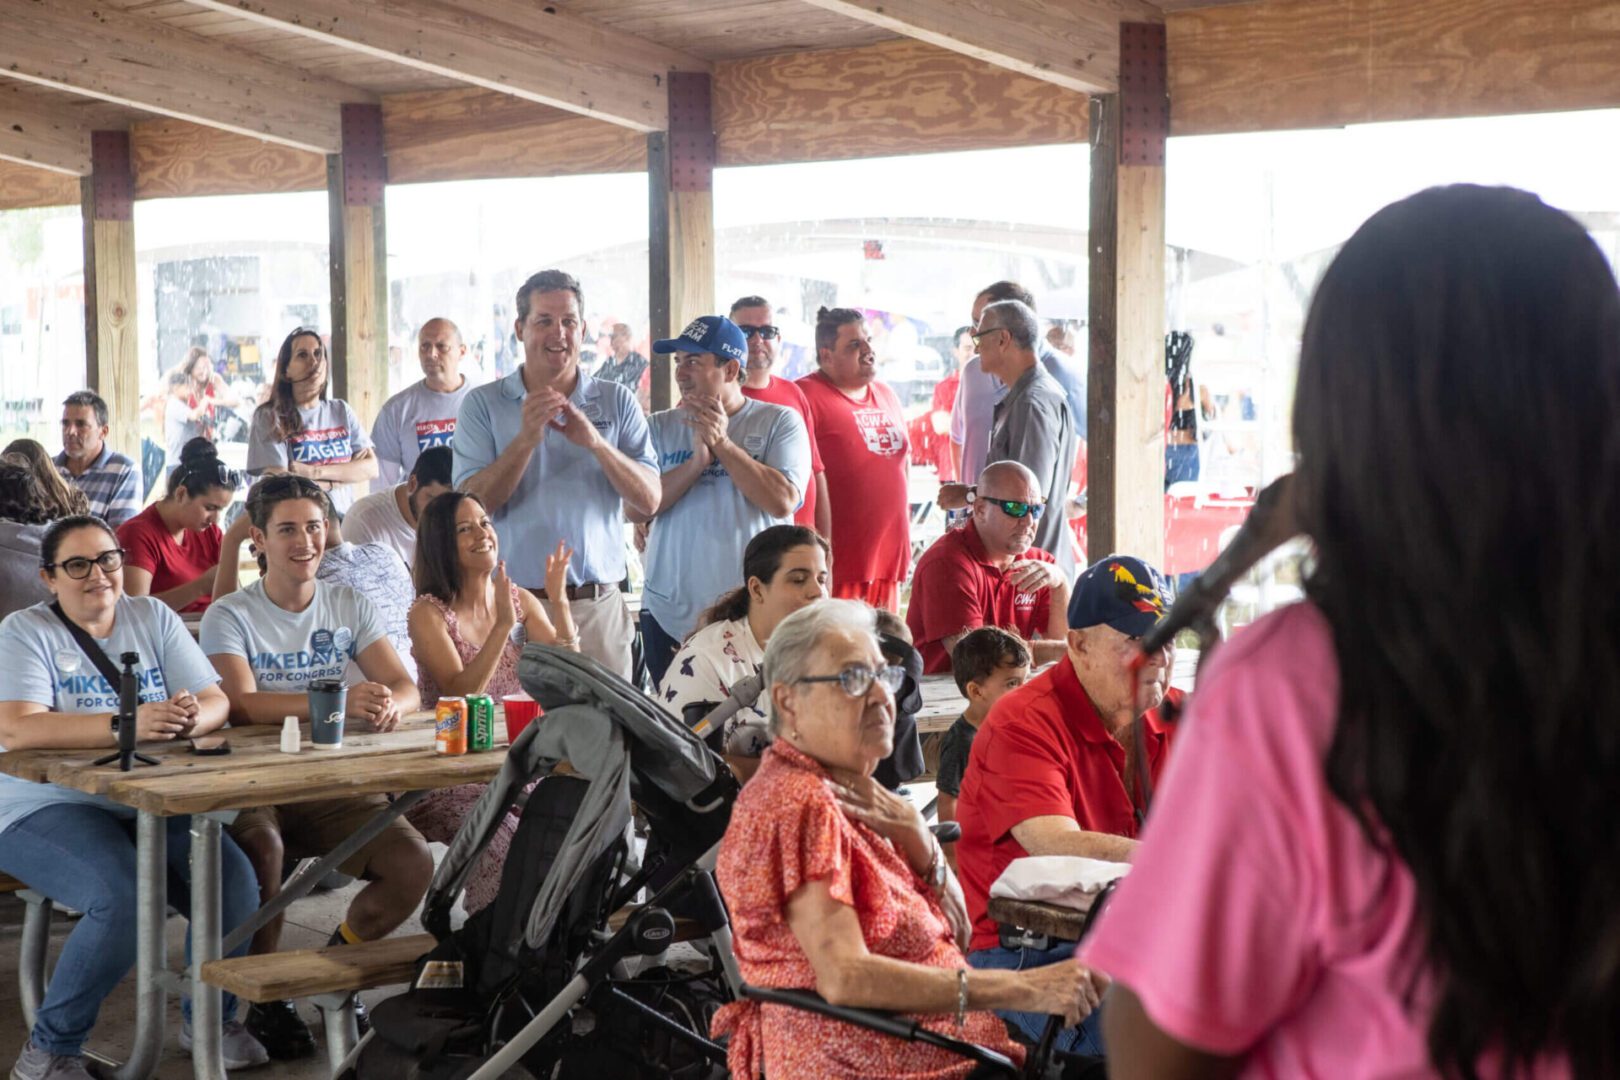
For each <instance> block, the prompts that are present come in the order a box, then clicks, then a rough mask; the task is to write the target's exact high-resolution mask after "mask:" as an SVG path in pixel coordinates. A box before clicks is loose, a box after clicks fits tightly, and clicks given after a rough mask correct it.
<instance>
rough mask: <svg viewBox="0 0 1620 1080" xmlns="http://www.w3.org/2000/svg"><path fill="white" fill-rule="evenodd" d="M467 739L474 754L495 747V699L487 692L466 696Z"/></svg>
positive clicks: (468, 747)
mask: <svg viewBox="0 0 1620 1080" xmlns="http://www.w3.org/2000/svg"><path fill="white" fill-rule="evenodd" d="M467 739H468V746H467V749H469V750H471V751H472V752H473V753H475V754H476V753H479V752H481V751H484V750H493V749H495V699H494V698H492V697H490V696H489V695H488V694H471V695H469V696H468V697H467Z"/></svg>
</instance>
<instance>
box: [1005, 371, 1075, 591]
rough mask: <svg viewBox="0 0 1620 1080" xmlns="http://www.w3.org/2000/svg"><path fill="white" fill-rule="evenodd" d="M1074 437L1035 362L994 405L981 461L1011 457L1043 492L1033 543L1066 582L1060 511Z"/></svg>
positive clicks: (1071, 569)
mask: <svg viewBox="0 0 1620 1080" xmlns="http://www.w3.org/2000/svg"><path fill="white" fill-rule="evenodd" d="M1076 439H1077V435H1076V432H1075V429H1074V422H1073V421H1072V420H1071V419H1070V417H1069V400H1068V397H1067V396H1066V395H1065V394H1064V393H1063V387H1061V386H1059V385H1058V382H1057V380H1056V379H1054V378H1052V376H1051V375H1048V374H1047V372H1046V369H1045V368H1043V367H1042V366H1041V365H1040V364H1036V365H1035V366H1034V367H1032V368H1030V369H1029V370H1028V371H1026V372H1024V374H1023V375H1021V376H1019V378H1018V381H1017V382H1015V383H1013V384H1012V386H1011V388H1009V389H1008V391H1007V396H1006V397H1004V398H1002V399H1001V400H1000V401H998V402H997V403H996V408H995V413H994V419H993V420H992V422H991V426H990V453H989V456H988V457H986V458H985V461H986V463H989V462H995V461H1016V462H1018V463H1019V464H1020V465H1023V466H1024V467H1025V468H1027V469H1028V470H1029V471H1030V472H1032V473H1034V474H1035V479H1036V482H1038V483H1039V484H1040V486H1041V491H1042V492H1043V493H1045V495H1046V512H1045V513H1044V514H1043V515H1042V516H1041V521H1040V524H1039V525H1037V526H1036V528H1035V546H1036V547H1038V548H1041V549H1042V550H1044V551H1047V552H1050V553H1051V555H1052V557H1053V558H1054V559H1056V560H1057V564H1058V565H1059V566H1060V567H1062V568H1063V572H1064V573H1065V574H1067V575H1068V577H1069V579H1070V580H1071V581H1072V580H1074V573H1075V570H1076V566H1075V559H1074V550H1073V540H1072V537H1073V533H1072V531H1071V530H1070V529H1069V523H1068V521H1067V520H1066V519H1065V516H1064V515H1065V513H1066V512H1067V505H1068V497H1069V478H1070V475H1071V474H1072V473H1073V472H1074V455H1075V451H1076V449H1077V442H1076Z"/></svg>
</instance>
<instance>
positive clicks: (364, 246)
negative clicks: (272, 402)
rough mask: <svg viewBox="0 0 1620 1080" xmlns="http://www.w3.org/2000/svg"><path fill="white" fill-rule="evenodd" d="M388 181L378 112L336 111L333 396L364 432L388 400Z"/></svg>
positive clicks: (331, 212) (329, 187) (330, 199)
mask: <svg viewBox="0 0 1620 1080" xmlns="http://www.w3.org/2000/svg"><path fill="white" fill-rule="evenodd" d="M387 182H388V168H387V161H386V160H385V159H384V157H383V130H382V109H381V108H380V107H378V106H376V105H345V106H343V153H341V154H330V155H328V156H327V159H326V196H327V207H328V210H327V215H328V223H329V226H330V228H331V245H330V259H331V267H332V341H331V345H330V349H331V353H332V394H333V396H335V397H340V398H342V399H343V400H345V401H347V402H348V403H349V405H350V407H352V408H353V409H354V411H355V412H356V413H357V414H359V417H360V422H361V423H363V424H364V425H365V426H366V430H368V431H369V430H370V429H371V425H372V424H373V423H374V422H375V421H376V419H377V413H378V411H379V410H380V409H381V408H382V405H383V402H384V401H386V400H387V398H388V245H387V229H386V226H385V221H384V216H383V189H384V187H385V186H386V185H387ZM288 329H291V327H288Z"/></svg>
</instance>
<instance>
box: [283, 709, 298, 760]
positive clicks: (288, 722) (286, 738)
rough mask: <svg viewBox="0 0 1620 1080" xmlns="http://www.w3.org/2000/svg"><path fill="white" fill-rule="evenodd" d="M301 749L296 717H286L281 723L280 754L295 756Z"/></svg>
mask: <svg viewBox="0 0 1620 1080" xmlns="http://www.w3.org/2000/svg"><path fill="white" fill-rule="evenodd" d="M302 747H303V743H302V737H301V736H300V734H299V731H298V717H296V716H289V717H286V718H285V719H283V720H282V721H281V752H282V753H283V754H296V753H298V751H299V750H300V749H302Z"/></svg>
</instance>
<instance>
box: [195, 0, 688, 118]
mask: <svg viewBox="0 0 1620 1080" xmlns="http://www.w3.org/2000/svg"><path fill="white" fill-rule="evenodd" d="M193 2H194V3H196V4H198V5H199V6H201V7H205V8H209V9H210V10H213V11H222V12H228V13H230V14H232V15H237V16H240V17H242V18H246V19H251V20H253V21H254V22H257V23H260V24H262V25H264V26H269V27H274V28H275V29H277V30H282V31H286V32H289V33H295V34H302V35H303V36H305V37H308V38H312V39H313V40H316V41H320V42H324V43H326V44H329V45H336V46H339V47H342V48H345V49H352V50H354V51H355V52H359V53H364V54H365V55H367V56H374V57H377V58H379V59H383V60H390V61H393V62H394V63H398V64H404V65H406V66H407V67H412V68H415V69H417V70H419V71H426V72H431V73H433V74H435V75H439V76H443V77H445V78H450V79H455V80H457V81H459V82H464V83H468V84H470V85H472V86H480V87H483V88H485V89H488V90H496V91H499V92H501V93H503V94H511V95H513V96H514V97H519V98H523V99H525V100H527V101H533V102H536V103H538V104H541V105H550V106H552V107H554V108H558V109H563V110H566V111H568V112H571V113H577V114H578V115H580V116H588V117H592V118H593V119H597V120H605V121H607V122H609V123H612V124H618V125H620V126H622V127H628V128H632V129H634V130H636V131H660V130H663V129H664V128H665V127H667V126H668V123H669V106H668V100H667V89H666V86H665V76H666V75H667V74H668V73H669V72H670V71H672V70H682V71H708V70H709V65H708V63H707V61H704V60H702V59H699V58H697V57H694V56H689V55H686V54H684V53H681V52H678V51H676V50H673V49H667V48H665V47H664V46H662V45H658V44H656V43H654V42H651V41H645V40H643V39H641V38H637V37H635V36H634V35H630V34H624V33H621V32H619V31H616V30H612V29H610V28H608V27H605V26H600V25H598V24H596V23H593V22H590V21H588V20H585V19H581V18H578V17H575V16H571V15H568V14H567V13H565V12H561V11H557V10H555V9H553V8H551V7H549V6H540V5H536V4H534V3H532V2H528V0H467V2H466V3H452V2H446V0H320V2H319V3H314V2H311V0H193ZM475 4H476V6H475Z"/></svg>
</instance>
